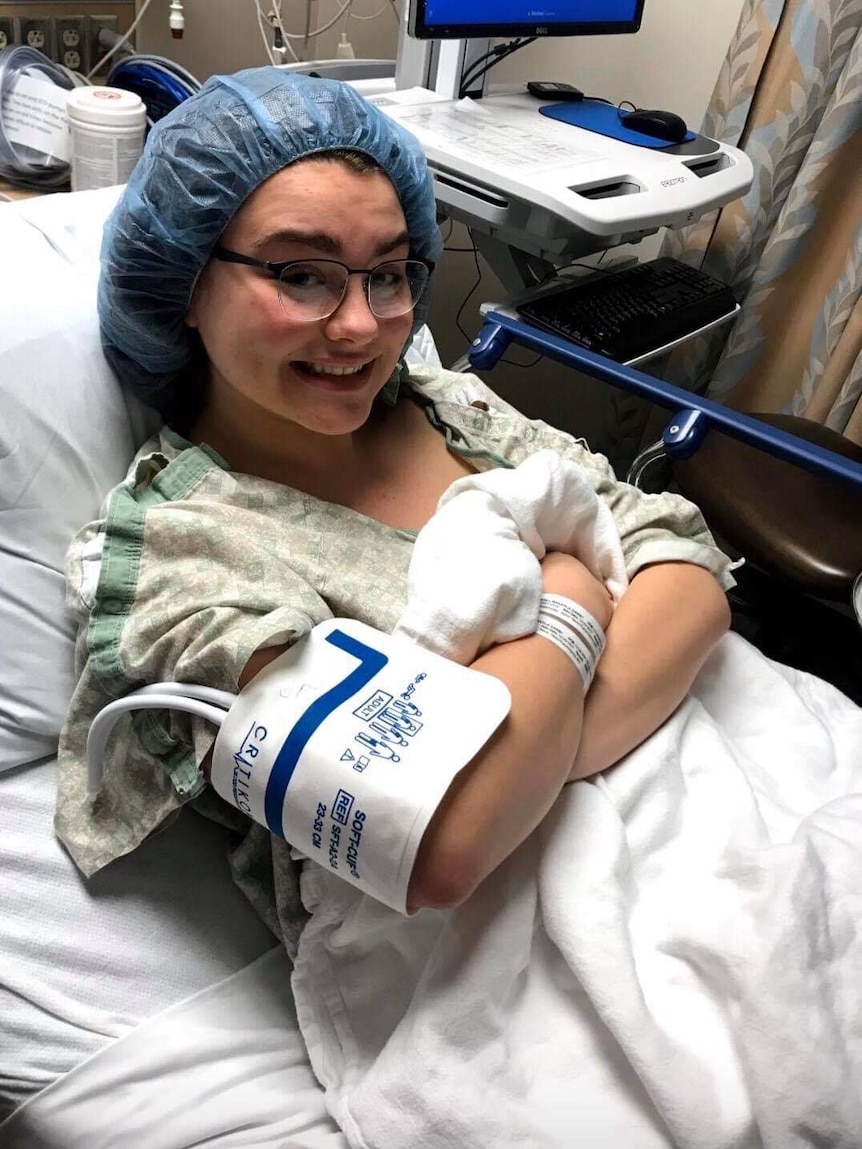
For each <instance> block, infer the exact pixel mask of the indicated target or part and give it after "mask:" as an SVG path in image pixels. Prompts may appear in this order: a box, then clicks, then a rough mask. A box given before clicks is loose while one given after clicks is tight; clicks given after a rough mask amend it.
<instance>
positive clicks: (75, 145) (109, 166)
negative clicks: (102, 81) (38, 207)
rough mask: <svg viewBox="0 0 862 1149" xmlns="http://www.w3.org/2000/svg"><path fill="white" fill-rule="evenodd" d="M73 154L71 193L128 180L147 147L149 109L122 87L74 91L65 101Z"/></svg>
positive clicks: (86, 88) (76, 89)
mask: <svg viewBox="0 0 862 1149" xmlns="http://www.w3.org/2000/svg"><path fill="white" fill-rule="evenodd" d="M66 110H67V114H68V117H69V133H70V137H71V152H72V191H85V190H87V189H88V188H104V187H112V186H113V185H114V184H123V183H125V182H126V180H128V178H129V175H130V173H131V171H132V168H133V167H134V166H135V163H136V162H137V159H138V157H139V156H140V154H141V151H142V149H143V146H144V135H145V133H146V127H147V109H146V107H145V106H144V102H143V100H142V99H141V97H140V96H138V95H136V94H135V93H134V92H126V91H124V90H123V89H122V88H106V87H85V88H75V89H73V91H71V92H70V93H69V98H68V100H67V102H66Z"/></svg>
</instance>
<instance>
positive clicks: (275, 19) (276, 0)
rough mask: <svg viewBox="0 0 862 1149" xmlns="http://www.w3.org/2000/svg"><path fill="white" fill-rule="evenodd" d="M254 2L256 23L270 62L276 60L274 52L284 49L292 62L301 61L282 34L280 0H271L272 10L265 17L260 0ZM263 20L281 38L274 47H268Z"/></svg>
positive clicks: (297, 62)
mask: <svg viewBox="0 0 862 1149" xmlns="http://www.w3.org/2000/svg"><path fill="white" fill-rule="evenodd" d="M254 4H255V7H256V9H257V22H258V25H259V27H260V32H261V36H262V37H263V42H264V48H265V49H266V52H267V55H268V56H269V59H270V62H271V63H273V64H275V63H276V60H275V58H274V53H275V52H277V51H284V52H288V53H289V54H290V56H291V59H292V60H293V62H294V64H299V63H301V61H300V59H299V56H297V54H296V52H295V50H294V47H293V45H292V44H291V43H290V41H289V40H288V39H286V37H285V35H284V25H283V24H282V22H281V3H280V0H273V3H272V10H271V12H270V14H269V16H266V17H265V16H264V15H263V12H262V11H261V7H260V0H254ZM265 22H267V23H269V25H270V27H271V28H273V29H275V30H276V31H277V32H278V38H277V39H280V40H281V43H280V44H279V43H276V45H275V48H274V49H271V48H270V45H269V41H268V39H267V36H266V31H265V30H264V23H265ZM282 62H283V61H282Z"/></svg>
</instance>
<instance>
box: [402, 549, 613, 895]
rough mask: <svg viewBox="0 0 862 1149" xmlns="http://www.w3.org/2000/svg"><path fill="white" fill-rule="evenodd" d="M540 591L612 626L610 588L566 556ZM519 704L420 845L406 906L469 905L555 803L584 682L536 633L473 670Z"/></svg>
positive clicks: (553, 564) (550, 567)
mask: <svg viewBox="0 0 862 1149" xmlns="http://www.w3.org/2000/svg"><path fill="white" fill-rule="evenodd" d="M542 583H543V589H544V591H545V592H547V593H553V594H560V595H564V596H566V597H568V598H571V599H573V600H574V601H576V602H579V603H580V604H581V605H582V606H584V607H585V608H586V609H587V610H589V611H590V613H591V614H592V615H593V616H594V617H595V618H596V619H597V620H598V621H599V623H600V624H601V625H602V626H603V627H605V626H607V624H608V622H609V620H610V616H611V602H610V599H609V597H608V594H607V591H606V590H605V588H604V587H603V586H602V584H601V583H600V582H598V581H597V580H596V579H594V578H593V576H592V575H591V574H590V573H589V572H588V571H587V569H586V568H585V567H584V566H582V565H581V563H579V562H578V561H577V560H575V559H572V558H571V557H570V556H569V555H562V554H551V555H548V556H546V558H545V560H544V562H543V564H542ZM472 666H473V669H474V670H481V671H484V672H485V673H487V674H493V675H494V676H495V677H497V678H499V679H500V680H501V681H502V682H504V683H505V684H506V686H507V687H508V688H509V692H510V694H511V697H512V707H511V710H510V712H509V715H508V718H507V719H506V721H505V722H504V724H503V725H502V726H501V727H500V729H499V730H498V732H497V734H496V735H495V737H494V738H492V740H491V741H490V742H489V743H488V744H487V745H486V746H485V747H484V748H483V749H482V750H481V751H480V753H479V754H477V755H476V757H475V758H474V759H473V760H472V761H471V762H470V763H468V765H467V766H466V767H465V768H464V769H463V770H461V771H460V772H459V774H458V775H457V776H456V778H455V779H454V781H453V782H452V785H451V786H450V787H449V789H448V791H447V792H446V795H445V796H444V798H443V801H442V803H441V804H440V806H439V807H438V808H437V810H436V811H435V813H434V816H433V818H432V819H431V822H430V823H429V825H428V828H427V830H426V831H425V834H424V836H423V838H422V842H421V844H420V847H419V852H418V854H417V857H416V862H415V865H414V867H413V873H412V875H411V879H410V885H409V888H408V896H407V901H408V906H409V907H411V908H418V907H420V906H434V907H437V908H448V907H451V906H455V905H458V904H459V903H460V902H462V901H464V900H465V899H466V898H467V897H469V896H470V894H471V893H472V892H473V890H475V888H476V887H477V886H478V885H479V884H480V882H481V881H482V880H483V879H484V878H486V877H487V876H488V874H490V873H491V872H492V871H493V870H494V869H496V867H497V866H498V865H499V864H500V863H501V862H502V861H503V860H504V859H505V858H507V857H508V856H509V854H511V853H512V852H513V850H515V849H516V848H517V847H518V846H519V845H520V844H521V842H523V841H524V839H525V838H527V837H528V835H529V834H530V833H532V831H533V830H534V829H535V827H536V826H537V825H538V824H539V822H541V820H542V819H543V818H544V816H545V814H547V812H548V810H549V809H550V808H551V806H552V805H553V802H554V800H555V799H556V797H557V796H558V794H559V792H560V790H561V789H562V787H563V785H564V783H565V782H566V780H567V778H568V774H569V770H570V768H571V763H572V756H573V754H574V751H575V749H576V748H577V745H578V739H579V737H580V729H581V719H582V716H583V706H584V694H583V689H584V688H583V682H582V680H581V677H580V674H579V673H578V671H577V669H576V667H575V666H574V664H573V663H572V661H571V659H570V658H569V657H568V656H567V655H566V654H564V653H563V652H562V651H561V650H559V648H558V647H557V646H555V645H554V644H553V643H551V642H549V641H548V640H547V639H545V638H543V637H541V636H539V635H535V634H533V635H529V636H528V637H526V638H521V639H518V640H516V641H514V642H507V643H504V644H501V645H499V646H495V647H492V648H491V649H490V650H488V651H486V652H485V653H484V654H483V655H481V656H480V657H479V658H478V659H477V660H476V661H475V662H474V663H473V664H472Z"/></svg>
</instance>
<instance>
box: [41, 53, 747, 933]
mask: <svg viewBox="0 0 862 1149" xmlns="http://www.w3.org/2000/svg"><path fill="white" fill-rule="evenodd" d="M439 255H440V240H439V234H438V230H437V225H436V219H435V210H434V200H433V193H432V187H431V182H430V179H429V177H428V174H427V171H426V168H425V164H424V159H423V157H422V155H421V152H420V149H419V147H418V145H417V143H416V142H415V140H413V139H412V137H410V136H409V135H408V134H407V133H406V132H404V131H403V130H402V129H401V128H400V127H398V126H397V125H396V124H395V123H393V122H392V121H390V120H388V119H387V118H386V117H385V116H384V115H383V114H382V113H380V112H378V111H377V110H376V109H374V108H373V107H371V106H370V105H368V104H367V103H366V102H365V101H364V100H362V99H361V97H359V96H358V95H357V94H356V93H354V92H353V91H352V90H351V89H350V88H348V87H346V86H342V85H339V84H333V83H329V82H326V81H319V80H312V79H308V78H305V77H295V76H292V75H291V74H289V73H286V72H281V71H279V70H276V69H270V68H262V69H254V70H250V71H247V72H244V73H240V74H238V75H237V76H234V77H224V78H216V79H214V80H212V81H210V82H209V83H208V84H206V85H205V87H204V88H203V89H202V91H201V92H200V93H198V94H197V95H196V96H193V97H191V98H190V99H189V100H188V101H186V102H185V103H184V104H182V105H181V106H180V107H179V108H177V109H176V111H175V112H173V113H172V114H171V115H169V116H168V117H166V118H165V119H164V120H162V121H161V122H160V123H159V124H158V125H157V127H156V128H155V129H154V131H153V132H152V133H151V136H150V138H149V140H148V143H147V148H146V151H145V154H144V156H143V158H142V159H141V161H140V163H139V165H138V167H137V169H136V171H135V173H134V174H133V176H132V179H131V181H130V183H129V186H128V188H127V189H126V191H125V193H124V195H123V197H122V199H121V201H120V203H119V205H118V207H117V209H116V210H115V212H114V215H113V217H112V219H111V221H110V222H109V225H108V228H107V230H106V235H105V240H104V245H103V274H102V281H101V286H100V296H99V306H100V316H101V322H102V330H103V342H104V346H105V351H106V354H107V355H108V358H109V359H110V361H111V362H112V364H113V365H114V367H115V369H116V371H117V374H118V375H119V377H120V379H121V380H122V381H123V383H124V384H125V385H126V386H128V387H129V388H130V389H131V390H132V391H133V392H135V393H136V394H137V395H138V397H139V398H141V399H143V400H144V402H146V403H149V404H150V405H152V406H154V407H155V408H156V409H157V410H159V412H160V413H161V414H162V416H163V417H164V418H165V419H166V423H165V426H164V427H163V428H162V430H161V432H160V434H159V435H158V436H157V437H156V438H155V440H152V441H151V442H149V443H148V444H146V445H145V446H144V447H143V448H142V450H141V451H140V453H139V455H138V457H137V459H136V460H135V462H134V464H133V467H132V470H131V472H130V475H129V478H128V480H127V481H126V482H125V483H124V484H122V485H121V486H120V487H119V488H117V489H116V490H115V491H114V492H112V494H111V495H110V497H109V499H108V502H107V504H106V510H105V515H104V518H103V519H102V520H101V521H100V522H98V523H93V524H90V525H89V526H88V527H86V528H85V529H84V531H83V532H82V533H81V534H80V535H79V537H78V538H77V540H76V542H75V544H74V546H73V548H72V551H71V554H70V563H69V574H70V585H71V599H72V602H73V604H75V607H76V609H77V613H78V617H79V619H80V622H81V625H82V639H83V641H82V644H81V650H82V661H81V678H80V682H79V686H78V689H77V692H76V694H75V697H74V700H73V703H72V707H71V710H70V714H69V721H68V724H67V728H66V731H65V733H64V737H63V742H62V748H61V766H62V784H61V789H60V794H59V803H58V818H57V826H58V831H59V833H60V836H61V837H62V838H63V840H64V841H65V842H66V844H67V846H68V847H69V849H70V851H71V852H72V854H73V856H74V858H75V859H76V861H77V863H78V864H79V865H80V866H81V868H82V869H83V870H84V871H85V872H87V873H91V872H93V871H94V870H96V869H98V868H100V867H101V866H103V865H105V864H106V863H107V862H109V861H110V860H111V859H112V858H115V857H117V856H119V855H120V854H122V853H125V852H127V851H129V850H131V849H133V848H134V847H135V846H136V845H137V844H138V843H139V842H140V841H141V840H142V839H143V838H144V837H145V836H147V835H148V834H150V833H151V832H152V831H154V830H155V829H156V828H157V827H158V826H159V825H160V824H161V823H162V822H163V821H164V820H165V819H166V818H167V817H169V816H171V815H172V814H173V813H174V812H175V811H176V810H178V809H179V807H180V806H181V805H182V804H183V803H184V802H186V801H188V800H190V799H195V798H197V799H199V800H208V801H210V802H211V801H212V798H211V796H210V798H209V799H207V795H206V772H207V764H208V755H209V753H210V750H211V745H212V741H213V737H214V734H215V731H214V730H213V729H212V728H211V727H210V726H208V725H207V723H206V722H204V721H203V720H199V719H191V718H189V717H188V716H187V715H181V714H175V713H165V712H154V711H149V712H146V713H145V714H143V715H142V716H140V717H139V718H137V719H136V720H135V722H134V723H131V724H129V725H127V726H122V727H121V728H120V732H119V734H118V736H117V737H116V738H115V739H114V741H113V743H112V745H111V747H109V755H108V762H107V767H106V771H105V781H104V786H103V789H102V791H101V793H100V794H99V796H98V797H97V798H96V799H95V800H92V799H90V798H88V797H87V795H86V793H85V774H86V768H85V742H86V733H87V729H88V727H89V724H90V722H91V721H92V718H93V716H94V715H95V713H96V712H97V711H98V709H99V708H100V707H101V706H102V705H104V704H105V702H107V701H108V700H110V699H112V698H116V697H118V696H121V695H122V694H124V693H127V692H128V691H129V690H131V689H133V688H135V687H138V686H140V685H143V684H145V683H148V682H155V681H161V680H177V681H183V682H190V683H200V684H204V685H209V686H213V687H220V688H222V689H227V690H237V689H238V688H242V687H244V686H246V685H247V684H248V683H249V682H251V681H252V680H253V679H254V677H255V676H256V675H257V674H258V673H259V672H260V671H261V670H262V669H263V668H264V667H265V666H267V665H268V663H270V662H271V661H272V660H273V659H274V658H276V657H278V655H279V654H281V653H282V652H283V651H284V650H285V649H287V648H288V647H290V646H291V645H292V644H294V643H296V642H297V641H299V640H301V639H302V638H303V636H305V635H307V634H308V633H309V632H310V631H311V630H312V629H313V628H314V627H315V626H316V625H318V624H319V623H322V622H324V621H325V620H327V619H329V618H332V617H346V618H352V619H357V620H359V621H361V622H364V623H367V624H369V625H370V626H372V627H374V628H375V629H376V630H378V631H380V632H382V633H387V632H389V631H390V630H391V629H392V627H393V626H394V624H395V622H396V621H397V619H398V617H399V615H400V613H401V611H402V610H403V608H404V605H405V602H406V599H407V570H408V565H409V561H410V555H411V550H412V547H413V540H414V539H415V537H416V533H417V532H419V531H421V530H422V528H423V527H424V526H425V525H426V524H427V523H428V521H429V520H430V519H431V518H432V516H434V514H435V510H436V508H437V504H438V501H439V500H440V498H441V496H442V495H443V494H444V492H445V491H446V490H447V489H448V488H449V487H450V486H451V484H452V483H453V482H454V481H455V480H458V479H459V478H462V477H464V476H466V475H470V474H474V473H475V472H477V471H478V472H484V471H488V470H491V469H493V468H496V467H512V466H516V465H518V464H519V463H521V462H522V461H523V460H524V459H525V458H527V457H528V456H530V455H531V454H533V453H535V452H537V451H539V450H543V449H550V450H552V451H555V452H557V453H558V454H559V455H560V456H561V457H563V458H565V459H569V460H572V461H574V462H576V463H577V464H579V465H580V466H581V467H583V468H584V470H585V471H586V473H587V474H588V475H589V476H590V480H591V482H592V485H593V487H594V489H595V491H596V493H597V494H598V496H599V497H600V498H601V499H602V500H603V501H604V502H605V503H606V504H607V505H608V506H609V507H610V509H611V511H612V513H613V516H614V519H615V521H616V524H617V528H618V531H619V535H620V540H621V543H622V551H623V555H624V558H625V564H626V569H627V574H628V577H629V579H630V584H629V587H628V589H627V591H626V592H625V594H624V595H623V597H622V599H621V600H620V601H619V603H618V604H617V605H616V607H615V608H614V607H613V604H612V602H611V600H610V597H609V596H608V593H607V590H606V588H605V586H604V585H603V584H602V582H601V581H600V580H599V579H598V578H596V577H594V575H593V574H592V573H590V571H589V570H588V569H587V567H586V566H585V565H584V564H582V563H581V562H580V561H578V560H577V559H576V558H574V557H573V556H571V555H568V554H564V553H559V552H557V553H549V554H547V555H546V557H545V558H544V559H543V561H542V564H541V584H542V590H543V592H545V593H549V594H554V595H557V596H561V597H562V598H564V599H568V600H570V601H571V602H573V603H575V604H577V605H578V606H579V607H581V608H583V609H584V610H586V611H587V612H588V613H589V614H590V615H592V617H593V619H594V620H595V621H596V623H597V624H598V626H599V627H600V628H601V629H602V630H604V631H605V632H606V648H605V650H604V653H603V655H602V657H601V660H600V662H599V663H598V668H597V670H596V674H595V679H594V681H593V683H592V686H591V688H590V690H589V693H588V694H586V696H585V690H584V680H583V678H582V676H581V675H580V674H579V672H578V670H577V668H576V666H575V665H574V663H573V662H572V660H571V659H570V658H569V657H567V655H566V654H565V653H564V652H563V651H562V650H561V649H560V648H559V646H558V645H556V644H555V643H554V642H551V641H549V640H548V639H547V638H546V637H544V636H543V635H542V634H539V633H530V634H527V635H525V636H523V637H520V638H517V639H516V640H514V641H511V642H506V643H502V644H498V645H495V646H492V647H491V648H490V649H488V650H487V651H485V652H484V653H482V654H481V655H480V656H479V657H478V658H477V659H476V660H475V662H474V663H473V666H474V668H475V669H478V670H482V671H484V672H485V673H487V674H490V675H493V676H495V677H496V678H498V679H500V680H501V681H502V682H503V683H504V684H505V685H506V687H507V688H508V690H509V693H510V695H511V710H510V712H509V715H508V717H507V719H506V720H505V721H504V723H503V724H502V725H501V726H500V728H499V729H498V730H497V732H496V734H495V735H494V736H493V737H492V738H491V739H490V740H489V741H488V742H487V743H486V744H485V746H484V748H483V749H482V750H481V751H480V752H479V753H478V754H477V755H476V756H475V757H474V758H473V759H472V760H471V761H470V762H469V763H468V764H467V765H466V766H465V767H464V768H463V769H462V770H460V772H459V773H458V774H457V775H456V777H455V779H454V781H453V782H452V784H451V786H449V788H448V790H447V791H446V794H445V796H444V798H443V800H442V802H441V804H440V805H439V807H438V808H437V810H436V812H435V813H434V815H433V817H432V818H431V821H430V823H429V824H428V826H427V829H426V830H425V832H424V835H423V837H422V841H421V845H420V847H419V850H418V854H417V857H416V862H415V865H414V867H413V870H412V875H411V877H410V884H409V890H408V899H407V901H408V906H409V907H410V908H411V909H419V908H421V907H438V908H447V907H452V906H455V905H458V904H459V903H461V902H463V901H464V900H465V899H466V898H468V897H469V896H470V895H471V894H472V893H473V892H474V891H475V890H476V889H477V887H478V886H479V885H480V884H481V882H482V880H483V879H484V878H485V877H486V876H487V875H488V874H489V873H490V872H491V871H492V870H494V869H495V867H496V866H497V865H499V863H500V862H501V861H502V860H503V859H504V858H506V857H507V856H508V855H509V854H510V853H511V852H512V851H513V850H514V849H515V848H516V847H517V846H518V845H519V844H520V843H521V842H522V841H523V840H524V839H525V838H526V837H527V836H528V835H529V834H530V832H531V831H532V830H533V829H534V828H535V826H536V825H537V824H538V823H539V822H540V821H541V819H542V818H543V817H544V815H545V814H546V813H547V811H548V810H549V808H550V807H551V805H552V803H553V802H554V799H555V798H556V796H557V795H558V793H559V791H560V789H561V787H562V786H563V785H564V784H565V783H566V782H567V781H568V780H571V779H575V778H583V777H587V776H589V775H591V774H594V773H596V772H598V771H601V770H604V769H605V768H606V767H608V766H610V765H611V764H613V763H614V762H616V761H618V760H619V759H620V758H621V757H622V756H623V755H625V754H626V753H627V752H628V751H629V750H630V749H632V748H633V747H634V746H636V745H638V744H639V743H640V742H641V741H642V740H643V739H644V738H645V737H647V736H648V735H649V734H650V733H652V732H653V731H654V730H655V729H656V728H657V727H658V726H659V725H660V724H661V723H662V722H663V721H664V720H665V719H666V718H667V717H668V715H669V714H670V713H671V712H672V711H673V710H674V709H675V708H676V706H677V705H678V704H679V702H680V701H681V700H682V698H683V697H684V695H685V693H686V691H687V689H688V687H689V685H690V684H691V682H692V680H693V678H694V676H695V675H696V673H697V671H698V669H699V668H700V666H701V665H702V663H703V661H704V659H705V658H706V656H707V655H708V653H709V651H710V650H711V649H712V647H713V645H714V644H715V643H716V641H717V640H718V639H719V638H720V636H721V635H722V634H723V633H724V631H725V629H726V627H727V625H728V619H729V612H728V608H727V604H726V601H725V596H724V592H723V589H722V587H723V586H727V585H729V584H730V581H731V580H730V578H729V575H728V569H729V565H730V564H729V561H728V560H727V558H726V557H725V556H724V555H723V554H722V553H721V552H720V551H719V550H717V549H716V548H715V546H714V544H713V543H712V540H711V538H710V536H709V533H708V531H707V530H706V528H705V525H704V523H703V521H702V519H701V517H700V515H699V513H698V512H697V510H696V508H694V507H693V506H692V505H691V504H689V503H687V502H685V501H684V500H682V499H680V498H678V497H675V496H673V495H669V494H663V495H658V496H649V495H645V494H642V493H640V492H638V491H635V490H634V489H632V488H630V487H628V486H626V485H625V484H620V483H618V482H617V481H616V480H615V478H614V476H613V474H612V472H611V470H610V468H609V467H608V465H607V462H606V461H605V460H604V459H603V458H601V457H599V456H595V455H592V454H591V453H590V452H589V451H588V450H587V449H586V448H585V447H584V446H583V445H582V444H580V443H578V442H575V441H574V440H573V439H571V438H570V437H569V436H567V435H565V434H563V433H561V432H558V431H555V430H554V429H553V428H551V427H548V426H546V425H545V424H542V423H536V422H530V421H528V420H526V419H525V418H523V417H522V416H521V415H520V414H519V413H518V412H517V411H515V410H514V409H513V408H511V407H510V406H508V405H507V404H505V403H503V402H501V401H500V400H499V399H498V398H497V397H496V396H494V395H493V393H492V392H491V391H490V390H489V389H487V388H486V387H484V385H483V384H481V383H480V382H479V381H478V380H471V388H472V394H473V395H474V398H473V399H472V400H470V401H464V399H463V398H462V393H463V391H464V379H465V377H464V376H458V375H453V374H451V373H449V372H445V371H435V370H430V369H427V370H418V371H415V372H413V373H412V374H411V373H409V372H408V371H407V370H406V368H405V367H404V364H403V359H402V356H403V352H404V350H405V346H406V345H407V344H408V343H409V341H410V339H411V336H412V334H413V333H414V332H415V331H416V330H417V329H418V327H419V326H421V324H422V322H423V321H424V317H425V314H426V312H427V297H428V288H429V279H430V277H431V274H432V272H433V268H434V264H435V262H436V261H437V259H438V258H439ZM475 396H478V398H476V397H475ZM228 814H229V811H228V809H227V807H224V808H223V809H221V810H220V813H219V814H218V815H217V816H222V817H227V816H228ZM230 816H232V817H234V818H236V819H237V824H238V826H240V827H243V828H244V829H245V830H246V831H247V832H248V833H249V835H250V840H251V839H253V840H254V842H255V843H256V846H257V848H258V849H260V850H263V851H264V853H268V852H269V851H270V850H271V851H272V852H273V856H274V858H275V863H276V873H277V875H278V874H279V873H280V874H281V875H282V890H281V892H282V893H284V891H285V890H286V889H288V887H290V889H293V887H292V886H290V883H291V882H292V881H294V879H295V873H294V871H293V869H292V863H291V862H290V861H289V858H288V854H289V851H288V848H287V847H286V846H285V844H284V843H283V842H280V841H278V840H277V839H270V838H268V836H266V835H261V833H260V831H259V830H253V829H251V828H250V827H249V824H248V823H247V822H246V821H245V819H244V818H243V817H241V816H240V815H238V814H236V812H233V814H231V815H230ZM279 859H280V861H279ZM286 874H291V875H293V876H292V877H290V878H287V877H285V875H286ZM277 885H278V878H277ZM276 892H277V893H278V892H279V891H278V890H277V891H276ZM286 897H287V895H284V898H286ZM284 898H283V899H282V901H284ZM288 900H289V899H288ZM294 908H295V907H294ZM287 916H289V915H287V913H286V911H284V910H282V927H283V929H285V931H286V932H287V933H288V934H291V936H294V937H295V929H294V925H291V924H290V923H286V917H287ZM294 924H295V922H294ZM298 928H299V927H298V926H296V929H298Z"/></svg>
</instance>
